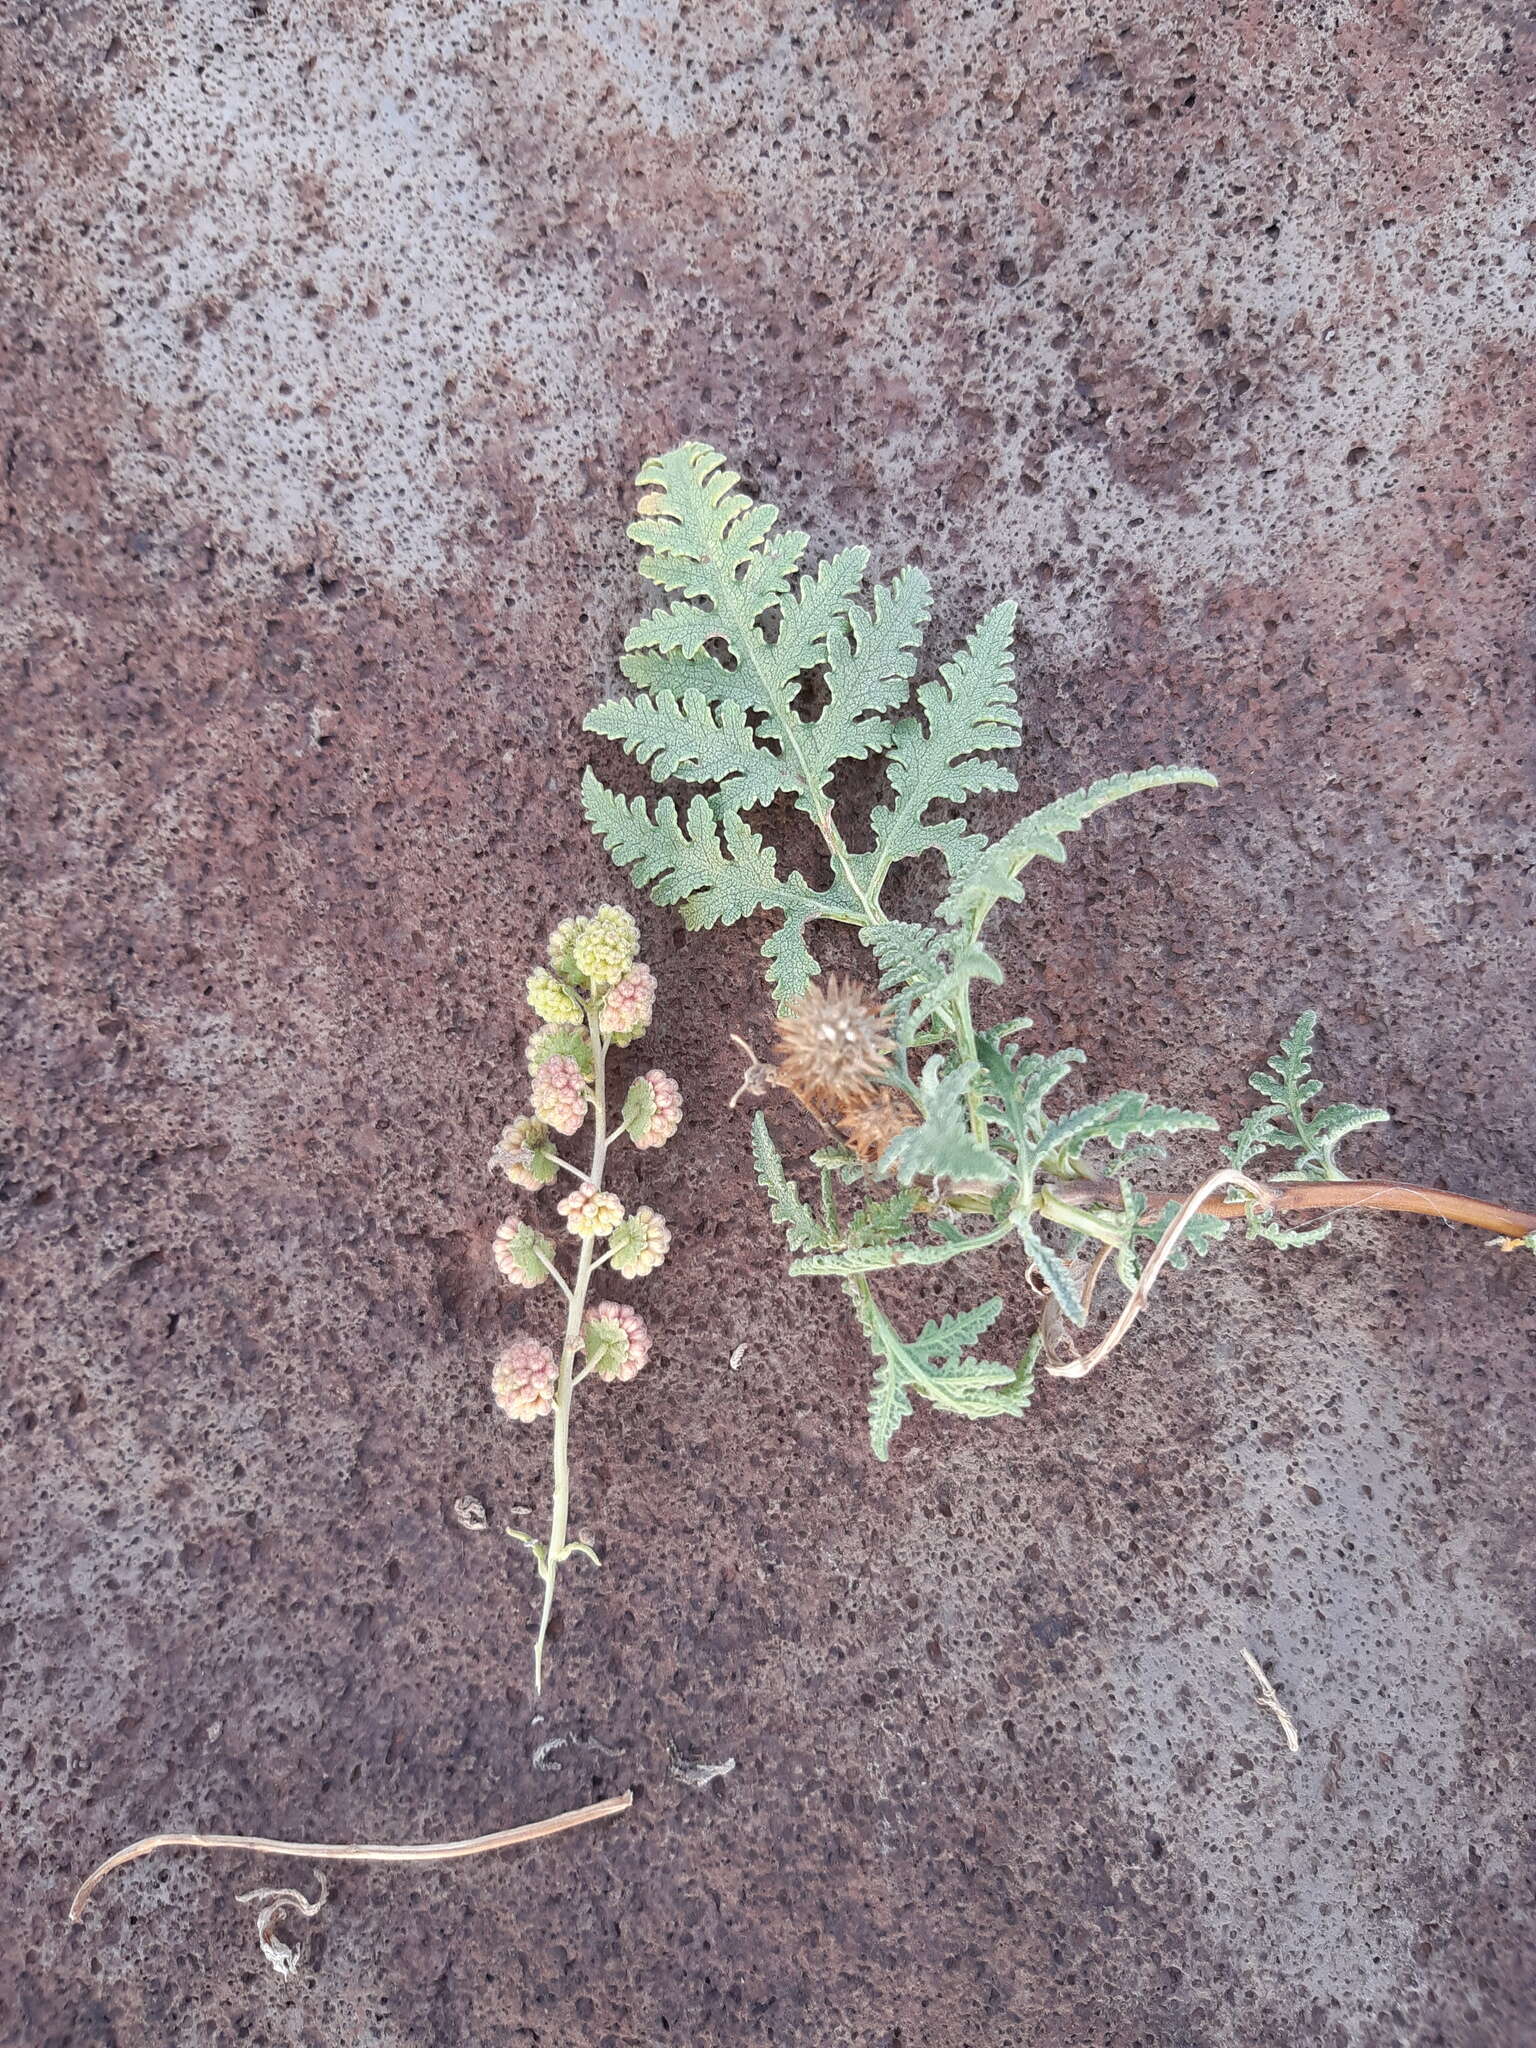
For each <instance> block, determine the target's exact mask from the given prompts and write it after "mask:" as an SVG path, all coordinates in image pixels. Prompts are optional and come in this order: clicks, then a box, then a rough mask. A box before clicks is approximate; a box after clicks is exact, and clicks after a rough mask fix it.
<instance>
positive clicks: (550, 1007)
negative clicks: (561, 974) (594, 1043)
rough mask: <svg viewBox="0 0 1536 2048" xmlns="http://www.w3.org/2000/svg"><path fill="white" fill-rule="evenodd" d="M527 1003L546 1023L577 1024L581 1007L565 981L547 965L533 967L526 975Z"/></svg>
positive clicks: (580, 1016)
mask: <svg viewBox="0 0 1536 2048" xmlns="http://www.w3.org/2000/svg"><path fill="white" fill-rule="evenodd" d="M528 1003H529V1007H530V1008H531V1009H532V1011H533V1014H534V1015H535V1016H536V1017H542V1018H543V1020H544V1022H545V1023H546V1024H579V1023H580V1022H581V1021H582V1014H583V1013H582V1007H581V1005H580V1003H578V1002H577V1000H576V998H575V997H574V996H573V995H572V994H571V992H570V990H569V989H568V988H567V987H566V985H565V983H564V982H563V981H561V980H559V979H558V978H557V977H556V976H555V975H553V974H551V973H550V971H549V969H548V968H547V967H535V968H534V970H533V972H532V974H530V975H529V977H528Z"/></svg>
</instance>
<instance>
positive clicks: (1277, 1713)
mask: <svg viewBox="0 0 1536 2048" xmlns="http://www.w3.org/2000/svg"><path fill="white" fill-rule="evenodd" d="M1243 1662H1244V1663H1245V1664H1246V1665H1247V1666H1248V1669H1249V1670H1250V1671H1251V1672H1252V1673H1253V1681H1254V1684H1255V1685H1257V1687H1258V1688H1259V1702H1258V1703H1259V1705H1260V1706H1261V1707H1268V1709H1269V1711H1270V1712H1271V1713H1272V1714H1273V1715H1274V1717H1275V1719H1276V1720H1277V1721H1278V1722H1279V1723H1280V1726H1281V1728H1282V1729H1283V1730H1284V1732H1285V1746H1286V1748H1287V1749H1288V1750H1289V1751H1290V1752H1291V1755H1292V1756H1300V1754H1301V1737H1300V1736H1299V1735H1298V1734H1297V1733H1296V1723H1295V1722H1294V1721H1293V1720H1292V1719H1291V1717H1290V1715H1289V1714H1288V1713H1287V1712H1286V1711H1285V1709H1284V1707H1282V1706H1281V1704H1280V1700H1279V1696H1278V1694H1277V1693H1276V1691H1275V1688H1274V1687H1273V1686H1272V1685H1271V1684H1270V1682H1269V1680H1268V1679H1267V1678H1266V1677H1265V1676H1264V1666H1263V1665H1262V1664H1261V1663H1260V1662H1259V1660H1258V1658H1257V1657H1255V1655H1254V1654H1253V1652H1252V1650H1249V1649H1244V1651H1243Z"/></svg>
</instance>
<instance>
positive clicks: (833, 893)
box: [581, 768, 859, 1000]
mask: <svg viewBox="0 0 1536 2048" xmlns="http://www.w3.org/2000/svg"><path fill="white" fill-rule="evenodd" d="M581 801H582V807H583V809H584V810H585V811H586V814H587V821H588V823H589V824H590V825H591V827H592V829H593V831H594V832H596V833H597V835H598V837H599V838H600V839H601V840H602V842H603V844H604V846H606V847H607V849H608V851H609V852H610V853H611V854H612V855H613V857H614V859H615V860H617V861H619V862H621V863H622V864H623V865H624V866H626V867H628V868H631V869H632V870H633V872H634V878H635V880H636V882H637V883H640V884H642V885H643V884H645V883H649V884H650V885H651V894H652V895H653V896H654V897H655V898H656V901H657V902H658V903H675V904H676V905H677V906H678V908H679V910H680V911H681V913H682V919H683V923H684V924H685V925H687V927H688V929H689V930H690V931H698V930H700V929H701V928H703V927H705V926H708V925H716V924H736V923H737V922H739V920H740V919H742V918H744V917H750V916H751V914H752V913H753V911H755V910H777V911H779V912H781V913H782V915H783V918H784V923H783V925H782V926H781V928H780V929H779V930H778V931H777V932H775V933H774V934H773V936H772V937H771V938H770V939H769V941H768V943H767V945H766V946H765V947H764V948H763V950H764V953H765V954H766V955H767V956H768V958H769V960H770V962H771V967H770V978H771V979H772V980H773V982H774V985H775V988H776V989H777V991H778V993H779V995H780V996H781V997H782V998H783V999H785V1000H793V998H794V997H796V996H798V995H801V994H803V992H804V991H805V989H806V988H808V987H809V985H810V981H811V977H812V976H813V975H814V974H815V973H816V972H817V968H816V962H815V961H814V959H813V958H812V957H811V954H810V951H809V949H808V948H807V946H806V944H805V938H804V933H805V928H806V926H807V924H809V923H810V921H811V920H812V919H813V918H818V917H830V918H834V919H837V920H838V921H839V922H841V923H843V924H856V923H857V922H858V917H859V910H858V905H857V904H856V903H855V902H854V901H853V900H852V898H851V897H848V896H846V895H844V894H842V893H840V891H839V889H838V886H837V885H836V884H834V885H833V887H832V888H830V889H826V890H820V891H818V890H815V889H812V888H811V887H810V885H809V884H808V883H807V882H806V881H805V879H804V878H803V876H801V875H799V874H792V875H790V876H789V877H788V879H787V880H785V881H781V880H780V879H779V873H778V862H777V859H776V857H775V855H774V853H773V851H772V849H771V848H770V847H767V846H765V845H764V844H763V841H762V840H761V839H760V838H759V837H758V835H757V834H756V833H755V832H754V831H753V830H752V827H751V826H750V825H749V824H748V823H747V822H746V820H745V818H743V817H742V815H741V813H740V812H739V811H727V813H726V814H725V816H724V818H723V819H717V818H716V816H715V813H714V812H713V810H711V808H710V806H709V804H708V802H707V801H706V800H705V798H704V797H702V796H696V797H695V798H694V799H693V802H692V803H691V804H690V805H689V807H688V819H687V824H686V827H685V826H684V824H683V822H682V821H681V820H680V819H679V817H678V815H677V806H676V805H675V804H674V803H673V801H672V799H671V797H669V796H664V797H662V798H660V799H659V800H658V802H657V805H656V813H655V816H654V817H652V816H651V815H650V813H649V812H647V810H646V807H645V801H644V799H643V798H642V797H632V798H625V797H622V796H619V795H617V794H616V793H615V792H614V791H613V790H610V789H605V788H604V787H603V785H602V783H600V782H599V781H598V779H597V777H596V776H595V775H594V774H593V773H592V770H591V769H590V768H589V769H588V770H587V772H586V774H585V775H584V776H583V777H582V783H581Z"/></svg>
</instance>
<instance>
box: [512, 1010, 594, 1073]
mask: <svg viewBox="0 0 1536 2048" xmlns="http://www.w3.org/2000/svg"><path fill="white" fill-rule="evenodd" d="M552 1059H562V1060H574V1061H575V1062H576V1064H577V1066H578V1067H580V1069H581V1071H582V1073H583V1074H584V1075H585V1077H586V1078H587V1080H589V1081H590V1080H591V1079H592V1073H593V1067H592V1041H591V1040H590V1039H589V1038H588V1037H587V1034H586V1032H585V1031H584V1030H581V1029H580V1028H578V1027H577V1026H576V1025H574V1024H541V1025H540V1026H539V1028H538V1030H537V1031H535V1032H534V1034H533V1036H532V1038H530V1039H529V1041H528V1050H527V1060H528V1072H529V1074H530V1076H531V1075H534V1074H536V1073H537V1072H538V1071H539V1069H540V1067H542V1066H543V1064H544V1062H545V1061H546V1060H552Z"/></svg>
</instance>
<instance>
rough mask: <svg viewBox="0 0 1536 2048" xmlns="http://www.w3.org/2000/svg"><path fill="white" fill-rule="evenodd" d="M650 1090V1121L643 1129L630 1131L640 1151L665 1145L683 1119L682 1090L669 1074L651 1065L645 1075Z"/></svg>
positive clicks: (651, 1149) (651, 1150) (648, 1150)
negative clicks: (651, 1106) (651, 1103)
mask: <svg viewBox="0 0 1536 2048" xmlns="http://www.w3.org/2000/svg"><path fill="white" fill-rule="evenodd" d="M645 1080H646V1085H647V1087H649V1089H650V1091H651V1095H652V1098H653V1100H654V1104H655V1106H654V1108H653V1109H652V1111H651V1116H650V1121H649V1122H648V1123H647V1124H646V1125H645V1127H644V1129H643V1130H639V1131H633V1132H631V1134H630V1135H631V1137H632V1139H633V1141H634V1143H635V1144H636V1145H637V1146H638V1147H639V1149H640V1150H641V1151H642V1152H654V1151H655V1150H656V1148H657V1147H658V1146H659V1145H665V1144H666V1142H667V1140H668V1138H670V1137H672V1136H674V1135H675V1134H676V1131H677V1127H678V1125H679V1124H680V1123H681V1122H682V1120H683V1091H682V1089H681V1088H679V1087H678V1085H677V1083H676V1082H675V1081H674V1080H673V1078H672V1076H671V1075H670V1074H664V1073H663V1072H662V1071H661V1069H660V1067H653V1068H652V1069H651V1071H650V1072H649V1073H648V1074H647V1075H646V1077H645Z"/></svg>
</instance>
